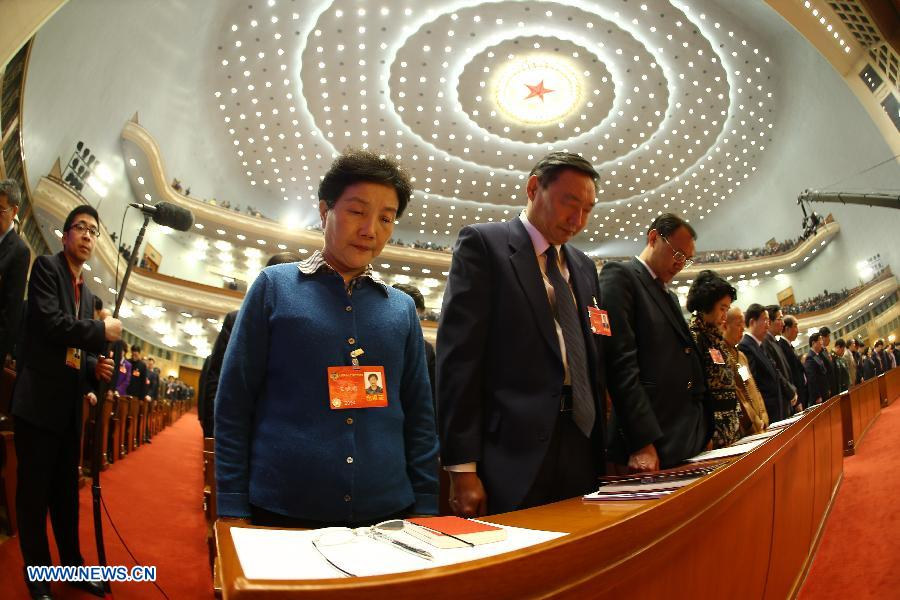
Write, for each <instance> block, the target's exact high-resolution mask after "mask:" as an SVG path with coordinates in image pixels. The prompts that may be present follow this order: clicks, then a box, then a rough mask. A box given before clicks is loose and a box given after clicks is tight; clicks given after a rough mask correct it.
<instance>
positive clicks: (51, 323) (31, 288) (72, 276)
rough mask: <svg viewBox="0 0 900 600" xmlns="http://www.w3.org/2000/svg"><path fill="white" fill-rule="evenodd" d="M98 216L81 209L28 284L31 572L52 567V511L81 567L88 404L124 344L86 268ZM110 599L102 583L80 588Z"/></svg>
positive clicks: (67, 550)
mask: <svg viewBox="0 0 900 600" xmlns="http://www.w3.org/2000/svg"><path fill="white" fill-rule="evenodd" d="M98 222H99V221H98V217H97V211H96V210H94V208H93V207H91V206H88V205H82V206H79V207H76V208H75V209H73V210H72V212H71V213H69V216H68V217H67V218H66V221H65V224H64V225H63V237H62V243H63V251H62V252H60V253H59V254H56V255H55V256H40V257H38V258H37V260H35V262H34V267H33V268H32V270H31V281H30V282H29V284H28V318H27V322H26V323H25V328H26V333H27V335H26V336H25V347H24V349H23V354H22V368H21V370H20V375H19V377H18V379H17V381H16V389H15V391H14V392H13V409H12V413H13V415H15V419H16V420H15V432H16V435H15V444H16V453H17V455H18V459H19V466H18V487H17V489H16V508H17V510H18V513H19V544H20V546H21V548H22V557H23V559H24V561H25V565H26V566H36V565H50V564H52V563H51V557H50V548H49V544H48V542H47V512H48V510H49V513H50V519H51V521H52V523H53V535H54V537H55V538H56V545H57V548H58V549H59V558H60V562H61V563H62V564H63V565H81V564H83V563H84V560H83V558H82V556H81V550H80V547H79V541H78V453H79V441H80V437H81V431H80V429H81V427H80V425H81V410H82V403H83V398H84V396H85V395H87V396H88V398H89V400H90V401H91V403H96V401H97V398H96V396H95V395H94V393H93V391H92V387H93V385H94V384H95V383H96V381H98V380H104V381H109V380H110V378H111V376H112V372H113V361H112V359H110V358H103V357H100V358H98V357H97V356H96V353H98V352H101V351H102V350H103V349H104V348H105V347H106V344H107V342H112V341H116V340H119V339H120V338H121V336H122V323H121V322H120V321H119V320H118V319H113V318H112V317H107V318H106V319H104V320H102V321H100V320H94V319H93V318H92V317H93V310H94V296H93V295H92V294H91V292H90V290H88V288H87V286H85V285H84V281H83V277H82V272H81V271H82V266H83V265H84V263H85V261H87V260H88V259H89V258H90V257H91V253H92V252H93V250H94V243H95V241H96V239H97V237H98V236H99V235H100V231H99V225H98ZM26 584H27V585H28V587H29V591H30V592H31V594H32V597H34V598H49V594H50V588H49V585H48V584H47V583H46V582H31V581H27V580H26ZM72 585H75V586H76V587H79V588H81V589H85V590H87V591H89V592H91V593H94V594H96V595H99V596H101V597H102V596H103V587H102V586H101V585H100V584H98V583H95V582H80V583H77V584H75V583H73V584H72Z"/></svg>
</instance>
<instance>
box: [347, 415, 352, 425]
mask: <svg viewBox="0 0 900 600" xmlns="http://www.w3.org/2000/svg"><path fill="white" fill-rule="evenodd" d="M346 423H347V425H353V417H347V421H346Z"/></svg>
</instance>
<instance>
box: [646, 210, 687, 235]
mask: <svg viewBox="0 0 900 600" xmlns="http://www.w3.org/2000/svg"><path fill="white" fill-rule="evenodd" d="M679 227H687V230H688V233H690V234H691V239H694V240H696V239H697V232H696V231H694V228H693V227H691V226H690V225H689V224H688V222H687V221H685V220H684V219H682V218H681V217H679V216H678V215H676V214H672V213H662V214H661V215H659V216H657V217H656V218H655V219H653V222H652V223H650V227H648V228H647V233H648V234H649V233H650V232H651V231H653V230H654V229H655V230H656V232H657V233H658V234H659V235H661V236H663V237H666V238H667V237H669V236H670V235H672V234H673V233H675V232H676V231H677V230H678V228H679Z"/></svg>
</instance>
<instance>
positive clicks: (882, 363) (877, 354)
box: [872, 340, 894, 375]
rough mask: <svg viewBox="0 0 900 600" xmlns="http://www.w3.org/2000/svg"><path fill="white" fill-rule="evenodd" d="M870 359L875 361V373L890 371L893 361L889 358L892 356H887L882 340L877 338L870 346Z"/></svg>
mask: <svg viewBox="0 0 900 600" xmlns="http://www.w3.org/2000/svg"><path fill="white" fill-rule="evenodd" d="M872 349H873V352H872V360H873V361H874V362H875V374H876V375H881V374H882V373H887V372H888V371H890V370H891V369H892V368H893V366H894V362H893V360H891V359H892V358H893V356H888V355H887V353H886V352H885V351H884V340H877V341H876V342H875V345H874V346H873V347H872Z"/></svg>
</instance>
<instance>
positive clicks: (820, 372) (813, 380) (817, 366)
mask: <svg viewBox="0 0 900 600" xmlns="http://www.w3.org/2000/svg"><path fill="white" fill-rule="evenodd" d="M823 352H824V345H823V343H822V335H821V334H819V333H814V334H812V335H811V336H809V354H807V355H806V362H804V363H803V367H804V369H805V371H806V381H807V384H808V389H809V405H810V406H812V405H813V404H821V403H822V402H824V401H825V400H828V398H829V396H828V391H829V390H828V380H827V377H828V374H827V372H826V371H825V363H824V362H823V360H822V354H823Z"/></svg>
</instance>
